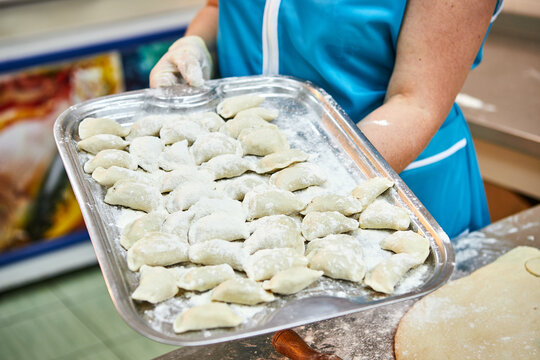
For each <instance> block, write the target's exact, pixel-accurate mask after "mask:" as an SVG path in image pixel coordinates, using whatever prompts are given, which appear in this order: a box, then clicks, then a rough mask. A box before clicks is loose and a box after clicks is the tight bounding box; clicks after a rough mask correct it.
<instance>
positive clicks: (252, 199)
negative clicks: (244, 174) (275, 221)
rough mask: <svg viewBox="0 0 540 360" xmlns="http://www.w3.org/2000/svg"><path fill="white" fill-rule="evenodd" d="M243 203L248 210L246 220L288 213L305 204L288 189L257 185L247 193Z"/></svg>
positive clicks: (298, 209)
mask: <svg viewBox="0 0 540 360" xmlns="http://www.w3.org/2000/svg"><path fill="white" fill-rule="evenodd" d="M243 204H244V207H245V208H246V210H247V212H248V217H247V219H248V220H253V219H258V218H261V217H263V216H270V215H279V214H284V215H289V214H292V213H296V212H299V211H300V210H302V209H303V208H304V207H305V206H306V205H305V203H304V202H303V201H301V200H300V199H298V198H297V197H296V196H295V195H294V194H293V193H292V192H290V191H285V190H281V189H273V188H265V187H261V188H259V187H257V188H255V189H254V190H252V191H250V192H249V193H247V194H246V196H245V197H244V201H243Z"/></svg>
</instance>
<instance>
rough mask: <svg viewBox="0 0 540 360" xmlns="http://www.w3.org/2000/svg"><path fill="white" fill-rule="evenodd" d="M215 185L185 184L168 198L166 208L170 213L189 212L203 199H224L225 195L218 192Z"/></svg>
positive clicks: (201, 183)
mask: <svg viewBox="0 0 540 360" xmlns="http://www.w3.org/2000/svg"><path fill="white" fill-rule="evenodd" d="M214 187H215V185H214V184H213V183H207V182H193V181H190V182H185V183H182V184H180V185H178V187H177V188H176V189H174V190H173V191H172V192H171V193H170V194H169V196H168V197H167V201H166V207H167V210H168V211H169V212H170V213H173V212H176V211H180V210H187V209H189V208H190V207H191V205H193V204H195V203H196V202H197V201H199V200H200V199H202V198H205V197H206V198H224V197H225V194H223V193H221V192H219V191H216V190H215V189H214Z"/></svg>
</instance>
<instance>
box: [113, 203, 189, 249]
mask: <svg viewBox="0 0 540 360" xmlns="http://www.w3.org/2000/svg"><path fill="white" fill-rule="evenodd" d="M166 216H167V213H166V212H163V211H155V212H150V213H148V214H144V215H143V216H141V217H140V218H138V219H136V220H135V221H133V222H131V223H129V224H128V225H126V226H125V227H124V229H122V234H121V235H120V245H122V246H123V247H124V249H129V248H130V247H131V246H132V245H133V244H135V243H136V242H137V241H138V240H139V239H141V238H142V237H144V236H145V235H146V234H149V233H151V232H157V231H161V225H162V224H163V221H165V217H166ZM186 242H187V238H186Z"/></svg>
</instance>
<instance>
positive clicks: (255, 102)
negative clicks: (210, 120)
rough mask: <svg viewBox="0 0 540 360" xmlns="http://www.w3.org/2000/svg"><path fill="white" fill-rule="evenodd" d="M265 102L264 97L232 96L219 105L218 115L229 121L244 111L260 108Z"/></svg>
mask: <svg viewBox="0 0 540 360" xmlns="http://www.w3.org/2000/svg"><path fill="white" fill-rule="evenodd" d="M263 101H264V97H262V96H257V95H240V96H232V97H229V98H227V99H225V100H223V101H221V102H220V103H219V104H218V106H217V113H218V114H219V115H221V116H222V117H223V118H225V119H229V118H232V117H233V116H234V115H236V114H237V113H238V112H240V111H242V110H246V109H249V108H253V107H257V106H259V105H260V104H261V103H262V102H263Z"/></svg>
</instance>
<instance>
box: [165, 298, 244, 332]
mask: <svg viewBox="0 0 540 360" xmlns="http://www.w3.org/2000/svg"><path fill="white" fill-rule="evenodd" d="M241 323H242V318H241V317H240V316H238V315H236V314H235V313H234V311H232V310H231V308H230V307H229V306H228V305H227V304H222V303H209V304H204V305H199V306H195V307H192V308H191V309H188V310H186V311H184V312H182V313H181V314H180V315H178V317H177V318H176V319H175V320H174V324H173V330H174V332H175V333H184V332H186V331H192V330H201V329H214V328H221V327H235V326H238V325H240V324H241Z"/></svg>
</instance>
